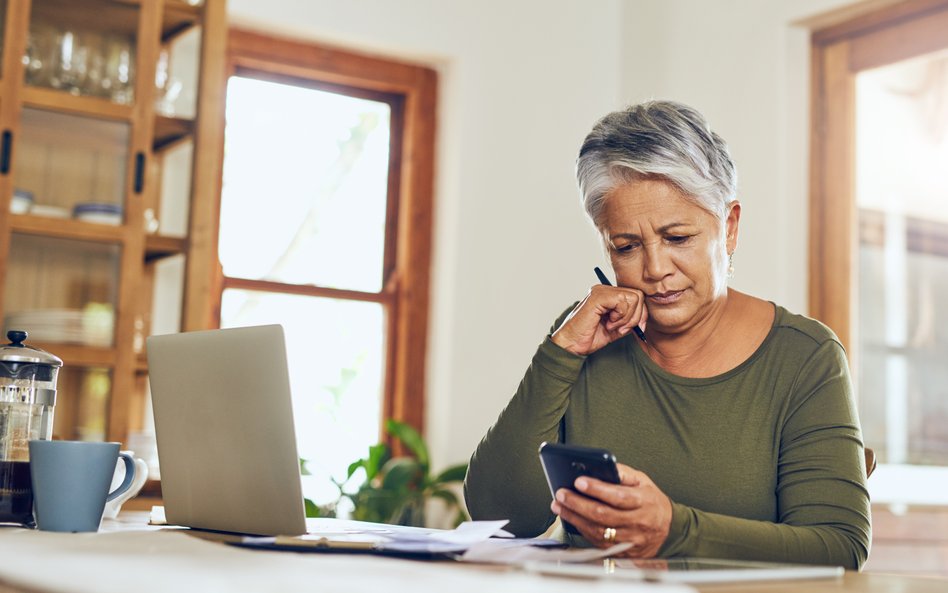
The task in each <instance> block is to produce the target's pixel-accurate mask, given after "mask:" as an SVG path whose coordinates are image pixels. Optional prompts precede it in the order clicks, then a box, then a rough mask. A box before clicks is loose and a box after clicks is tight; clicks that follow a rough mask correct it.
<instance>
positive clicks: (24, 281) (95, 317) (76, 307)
mask: <svg viewBox="0 0 948 593" xmlns="http://www.w3.org/2000/svg"><path fill="white" fill-rule="evenodd" d="M120 256H121V248H120V247H119V246H118V245H112V244H108V243H96V242H89V241H76V240H72V239H53V238H49V237H39V236H34V235H27V234H22V233H14V234H13V235H12V239H11V242H10V258H9V261H8V263H7V277H6V287H5V299H4V302H5V304H6V306H5V312H4V313H5V314H4V329H5V330H12V329H17V330H24V331H27V332H29V335H30V337H29V341H30V342H38V343H42V344H43V345H44V347H45V345H46V344H77V345H85V346H95V347H102V348H108V347H111V346H112V344H113V333H114V327H115V311H116V301H117V295H118V278H119V275H118V272H119V259H120ZM49 349H50V350H51V351H52V352H53V354H56V352H55V347H53V346H50V347H49Z"/></svg>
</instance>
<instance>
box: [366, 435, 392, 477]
mask: <svg viewBox="0 0 948 593" xmlns="http://www.w3.org/2000/svg"><path fill="white" fill-rule="evenodd" d="M390 457H391V453H390V452H389V450H388V445H385V444H383V443H379V444H378V445H372V446H371V447H369V456H368V457H366V458H365V459H363V460H362V461H363V462H364V463H363V467H365V474H366V475H365V479H366V480H369V481H371V480H373V479H374V478H375V476H377V475H378V473H379V470H380V469H381V468H382V466H383V465H385V462H386V461H388V460H389V458H390Z"/></svg>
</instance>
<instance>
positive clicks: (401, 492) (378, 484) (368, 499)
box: [301, 419, 467, 526]
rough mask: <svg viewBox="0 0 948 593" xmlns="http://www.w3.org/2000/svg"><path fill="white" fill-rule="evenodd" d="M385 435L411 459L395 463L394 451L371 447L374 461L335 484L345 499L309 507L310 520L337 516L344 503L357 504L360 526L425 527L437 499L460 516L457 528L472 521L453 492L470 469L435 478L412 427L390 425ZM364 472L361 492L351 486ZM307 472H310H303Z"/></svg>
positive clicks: (356, 465)
mask: <svg viewBox="0 0 948 593" xmlns="http://www.w3.org/2000/svg"><path fill="white" fill-rule="evenodd" d="M385 431H386V432H387V433H388V434H390V435H391V436H392V437H394V438H395V439H397V440H399V441H400V442H401V443H402V444H403V445H404V446H405V448H407V449H408V450H409V451H410V452H411V454H412V456H411V457H392V452H391V450H390V449H389V447H388V445H386V444H384V443H379V444H377V445H372V446H371V447H369V454H368V456H366V457H364V458H362V459H359V460H356V461H354V462H352V463H351V464H349V469H348V472H347V474H346V479H345V480H343V481H342V482H336V481H335V480H333V482H334V483H335V484H336V486H337V487H338V488H339V498H338V499H337V500H336V502H334V503H330V504H329V505H326V506H322V507H320V506H317V505H315V504H313V502H312V501H310V500H307V501H306V513H307V516H314V517H320V516H322V517H325V516H335V510H336V507H337V506H338V504H339V502H340V501H341V500H342V499H343V498H347V499H349V500H350V501H351V502H352V505H353V510H352V518H353V519H357V520H359V521H372V522H375V523H390V524H397V525H413V526H424V524H425V504H426V502H427V501H428V500H430V499H432V498H437V499H440V500H442V501H444V503H445V504H446V505H447V507H448V510H449V512H455V517H454V524H455V525H458V524H460V523H461V522H462V521H464V520H465V519H466V518H467V515H466V514H465V512H464V509H463V507H462V506H461V502H460V501H459V500H458V498H457V495H456V494H455V493H454V492H453V491H452V490H451V489H450V488H449V487H448V486H449V485H450V484H452V483H457V482H461V481H462V480H464V474H465V472H466V471H467V464H466V463H461V464H457V465H452V466H451V467H448V468H447V469H445V470H443V471H442V472H440V473H438V474H437V475H434V476H433V475H431V468H430V466H429V458H428V446H427V445H426V444H425V441H424V439H423V438H422V436H421V435H420V434H418V431H416V430H415V429H414V428H412V427H411V426H408V425H407V424H404V423H402V422H398V421H396V420H391V419H389V420H388V421H386V423H385ZM359 469H362V470H364V471H365V480H364V481H363V482H362V483H361V484H360V485H359V486H358V488H357V489H356V490H355V491H347V490H346V485H347V484H349V483H350V482H351V481H352V478H353V476H354V475H356V473H357V472H358V470H359ZM301 470H303V471H305V467H303V466H301Z"/></svg>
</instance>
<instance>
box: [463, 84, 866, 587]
mask: <svg viewBox="0 0 948 593" xmlns="http://www.w3.org/2000/svg"><path fill="white" fill-rule="evenodd" d="M577 176H578V181H579V186H580V191H581V193H582V198H583V202H584V206H585V208H586V212H587V214H588V215H589V217H590V219H591V220H592V222H593V224H594V225H595V226H596V228H597V229H598V230H599V231H600V233H601V235H602V240H603V243H604V245H605V248H606V250H607V251H608V253H609V257H610V259H611V262H612V267H613V270H614V271H615V275H616V280H617V282H616V284H617V286H615V287H613V286H605V285H596V286H593V287H592V288H591V289H590V290H589V292H588V293H587V294H586V296H585V298H583V300H582V301H580V302H579V303H578V304H576V305H575V306H573V307H571V308H570V310H569V311H568V312H567V313H565V314H564V315H563V316H562V317H561V318H560V319H558V320H557V321H556V323H555V324H554V325H553V328H552V330H551V334H550V335H549V336H548V337H547V338H546V339H545V340H544V342H543V343H542V344H541V345H540V347H539V349H538V350H537V353H536V355H535V356H534V358H533V361H532V363H531V365H530V367H529V368H528V369H527V373H526V375H525V376H524V378H523V381H522V382H521V384H520V387H519V389H518V391H517V393H516V394H515V395H514V397H513V399H512V400H511V401H510V403H509V404H508V405H507V407H506V408H505V409H504V411H503V412H502V413H501V415H500V417H499V418H498V420H497V422H496V423H495V424H494V426H493V427H492V428H491V429H490V431H489V432H488V433H487V435H486V436H485V437H484V439H483V440H482V441H481V443H480V445H479V446H478V447H477V450H476V451H475V453H474V455H473V457H472V458H471V464H470V467H469V470H468V475H467V479H466V481H465V496H466V499H467V504H468V508H469V510H470V513H471V516H472V517H473V518H475V519H496V518H504V519H510V524H509V529H510V530H512V531H513V532H514V533H516V534H517V535H520V536H534V535H538V534H540V533H542V532H544V531H545V530H546V529H547V528H548V527H549V526H550V525H551V524H552V522H553V520H554V519H555V516H556V515H558V516H559V517H561V518H562V519H563V520H565V521H568V522H569V523H571V524H572V525H574V526H575V527H576V529H577V530H578V531H579V533H580V534H581V536H582V538H583V539H585V540H586V542H588V543H591V544H592V545H595V546H599V547H606V546H609V545H612V544H614V543H616V542H628V543H630V544H632V547H631V548H629V550H628V551H627V552H626V554H628V555H629V556H632V557H642V558H648V557H656V556H660V557H668V556H695V557H714V558H740V559H751V560H773V561H784V562H806V563H817V564H836V565H842V566H846V567H847V568H854V569H855V568H859V567H861V566H862V564H863V563H864V562H865V560H866V557H867V556H868V551H869V538H870V521H869V498H868V493H867V492H866V486H865V481H866V475H865V466H864V461H863V444H862V438H861V433H860V428H859V421H858V418H857V416H856V408H855V403H854V398H853V391H852V384H851V381H850V378H849V372H848V367H847V363H846V356H845V353H844V351H843V348H842V346H841V345H840V343H839V341H838V339H837V338H836V336H835V335H834V334H833V333H832V331H830V330H829V329H828V328H826V327H825V326H823V325H822V324H820V323H819V322H817V321H814V320H812V319H808V318H806V317H802V316H799V315H794V314H792V313H790V312H788V311H787V310H785V309H783V308H782V307H779V306H777V305H774V304H773V303H770V302H767V301H764V300H761V299H759V298H756V297H753V296H750V295H747V294H743V293H740V292H737V291H735V290H733V289H730V288H728V287H727V278H728V276H729V275H730V273H731V265H730V262H731V257H732V256H733V254H734V250H735V249H736V247H737V237H738V228H739V223H740V218H741V205H740V203H739V202H738V201H737V199H736V197H735V192H736V185H737V179H736V172H735V169H734V165H733V164H732V162H731V158H730V155H729V153H728V150H727V146H726V145H725V143H724V141H723V140H722V139H721V138H720V137H719V136H718V135H717V134H715V133H714V132H712V131H711V130H710V129H709V127H708V125H707V123H706V122H705V120H704V118H703V117H702V116H701V115H700V114H699V113H698V112H696V111H695V110H693V109H691V108H689V107H687V106H685V105H681V104H678V103H672V102H660V101H656V102H649V103H644V104H641V105H636V106H633V107H631V108H629V109H627V110H624V111H619V112H615V113H611V114H609V115H607V116H606V117H604V118H603V119H601V120H600V121H599V122H598V123H597V124H596V125H595V127H594V128H593V130H592V132H591V133H590V134H589V135H588V136H587V137H586V140H585V142H584V143H583V146H582V148H581V150H580V153H579V159H578V162H577ZM636 327H638V328H640V329H642V330H644V337H645V339H644V340H643V339H640V338H638V337H637V336H636V332H635V331H633V330H634V328H636ZM542 441H552V442H566V443H572V444H578V445H585V446H592V447H599V448H604V449H608V450H610V451H612V452H613V453H614V454H615V455H616V457H617V458H618V460H619V461H620V462H621V463H620V465H619V470H620V477H621V483H620V484H618V485H614V484H608V483H605V482H600V481H598V480H595V479H592V478H580V479H578V480H577V481H576V484H575V486H576V488H577V489H578V490H579V493H577V492H572V491H569V490H559V491H558V492H556V496H555V499H554V500H553V502H552V505H551V504H550V502H549V501H550V493H549V490H548V487H547V485H546V482H545V479H544V476H543V473H542V469H541V466H540V463H539V461H538V458H537V447H538V445H539V444H540V443H541V442H542ZM574 537H575V536H574ZM574 543H579V544H582V543H583V542H582V541H575V542H574Z"/></svg>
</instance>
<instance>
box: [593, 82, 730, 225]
mask: <svg viewBox="0 0 948 593" xmlns="http://www.w3.org/2000/svg"><path fill="white" fill-rule="evenodd" d="M655 177H658V178H663V179H666V180H668V181H670V182H671V183H673V184H675V185H676V186H677V187H678V188H679V189H680V190H681V191H682V192H684V194H685V196H686V197H687V198H688V199H690V200H692V201H693V202H694V203H695V204H696V205H698V206H700V207H701V208H704V209H705V210H707V211H708V212H710V213H711V214H714V215H715V216H717V217H718V219H720V220H723V219H724V218H725V217H726V216H727V207H728V205H729V204H730V203H731V202H733V201H734V200H735V199H737V170H736V169H735V168H734V163H733V162H732V161H731V155H730V153H729V152H728V149H727V144H726V143H725V142H724V140H723V139H722V138H721V137H720V136H718V135H717V134H716V133H714V132H712V131H711V128H710V127H709V126H708V122H707V121H705V119H704V117H703V116H702V115H701V114H700V113H698V111H696V110H695V109H693V108H691V107H688V106H687V105H683V104H681V103H676V102H673V101H648V102H645V103H640V104H638V105H633V106H631V107H628V108H626V109H624V110H622V111H615V112H613V113H610V114H609V115H607V116H605V117H603V118H602V119H600V120H599V121H598V122H596V125H595V126H593V129H592V131H591V132H590V133H589V135H588V136H586V139H585V140H584V141H583V146H582V148H580V150H579V157H578V158H577V160H576V178H577V181H578V182H579V191H580V193H581V195H582V199H583V206H584V207H585V209H586V214H588V215H589V218H590V219H592V222H593V224H594V225H596V227H597V228H599V227H600V218H601V215H602V209H603V202H604V199H605V196H606V194H608V193H609V192H610V191H612V190H613V189H615V188H616V187H618V186H620V185H624V184H627V183H630V182H633V181H636V180H641V179H648V178H655Z"/></svg>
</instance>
